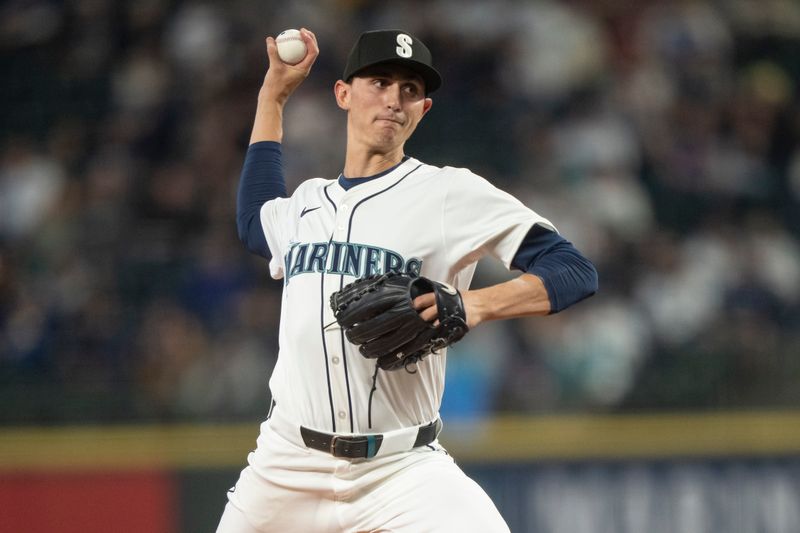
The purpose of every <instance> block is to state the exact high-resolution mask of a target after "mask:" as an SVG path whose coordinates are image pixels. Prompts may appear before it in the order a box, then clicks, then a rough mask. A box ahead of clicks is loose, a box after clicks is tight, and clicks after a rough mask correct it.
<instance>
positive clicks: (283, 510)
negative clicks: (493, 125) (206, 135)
mask: <svg viewBox="0 0 800 533" xmlns="http://www.w3.org/2000/svg"><path fill="white" fill-rule="evenodd" d="M300 36H301V38H302V39H303V42H304V43H305V45H306V48H307V53H306V56H305V57H304V58H303V59H302V60H301V61H300V62H298V63H296V64H288V63H284V62H283V61H281V59H280V57H279V55H278V51H277V47H276V44H275V40H274V39H273V38H272V37H268V38H267V40H266V41H267V55H268V58H269V68H268V70H267V74H266V77H265V78H264V83H263V86H262V87H261V90H260V93H259V97H258V105H257V108H256V115H255V122H254V126H253V131H252V137H251V139H250V147H249V149H248V151H247V155H246V157H245V162H244V168H243V171H242V176H241V180H240V183H239V192H238V199H237V224H238V229H239V235H240V237H241V239H242V241H243V242H244V243H245V245H246V246H247V248H248V249H249V250H251V251H252V252H253V253H256V254H259V255H261V256H263V257H265V258H267V259H268V260H269V270H270V274H271V276H272V277H273V278H274V279H276V280H282V283H283V299H282V303H281V320H280V334H279V344H280V352H279V357H278V361H277V363H276V366H275V369H274V371H273V374H272V376H271V378H270V381H269V386H270V390H271V393H272V397H273V405H272V408H271V410H270V413H269V415H268V417H267V420H266V421H265V422H264V423H263V424H262V425H261V433H260V436H259V438H258V441H257V448H256V450H255V451H253V452H251V453H250V454H249V456H248V460H247V462H248V466H247V467H246V468H245V469H244V470H243V471H242V472H241V475H240V477H239V480H238V481H237V483H236V485H235V487H233V488H232V489H231V490H230V491H229V493H228V503H227V505H226V507H225V510H224V512H223V515H222V518H221V520H220V523H219V526H218V530H217V531H218V532H221V533H256V532H261V533H264V532H273V531H274V532H287V531H298V532H303V533H309V532H314V533H327V532H331V533H332V532H342V531H346V532H367V531H383V532H388V531H391V532H408V533H419V532H426V531H436V532H454V533H455V532H458V533H464V532H473V531H474V532H480V533H487V532H499V531H508V526H507V525H506V523H505V521H504V520H503V518H502V517H501V516H500V513H499V512H498V511H497V509H496V507H495V506H494V504H493V503H492V501H491V500H490V499H489V497H488V496H487V495H486V493H485V492H484V491H483V490H482V489H481V488H480V487H479V486H478V485H477V484H476V483H475V482H474V481H472V480H471V479H470V478H468V477H467V476H466V475H465V474H464V473H463V472H462V471H461V469H460V468H459V467H458V466H457V465H456V463H455V462H454V461H453V459H452V458H451V457H450V456H449V455H448V453H447V451H446V450H445V449H444V448H442V446H441V445H440V444H439V442H438V439H437V437H438V434H439V432H440V430H441V428H442V423H441V421H440V419H439V406H440V403H441V399H442V393H443V387H444V377H445V366H446V358H447V346H448V345H450V344H452V343H454V342H469V336H470V331H471V330H473V329H475V328H476V327H479V326H480V324H481V323H482V322H484V321H487V320H498V319H506V318H512V317H521V316H532V315H548V314H551V313H556V312H558V311H561V310H563V309H565V308H566V307H568V306H570V305H572V304H574V303H576V302H578V301H580V300H582V299H584V298H586V297H588V296H590V295H592V294H594V292H595V291H596V290H597V273H596V271H595V269H594V267H593V266H592V264H591V263H590V262H589V261H588V260H587V259H586V258H584V257H583V256H582V255H581V254H580V253H579V252H578V251H577V250H576V249H575V248H574V247H573V246H572V244H570V243H569V242H568V241H567V240H565V239H564V238H563V237H561V236H560V235H559V234H558V232H557V230H556V228H555V226H554V225H553V224H552V223H551V222H550V221H549V220H547V219H546V218H543V217H542V216H540V215H538V214H537V213H535V212H533V211H532V210H530V209H529V208H527V207H526V206H525V205H523V204H522V203H521V202H520V201H518V200H517V199H515V198H514V197H512V196H511V195H509V194H507V193H505V192H503V191H501V190H499V189H498V188H496V187H494V186H493V185H492V184H491V183H490V182H489V181H487V180H485V179H484V178H482V177H480V176H478V175H476V174H474V173H472V172H471V171H469V170H467V169H464V168H456V167H441V168H440V167H436V166H432V165H428V164H426V163H424V162H422V161H419V160H417V159H415V158H414V157H412V156H410V155H408V154H406V153H405V151H404V146H405V143H406V141H407V140H408V139H409V137H410V136H411V135H412V134H413V132H414V130H415V128H416V127H417V125H418V124H419V123H420V121H421V120H423V118H424V117H425V115H426V114H427V113H428V112H429V111H430V110H431V107H432V105H433V101H432V99H431V94H432V93H434V92H435V91H436V90H437V89H438V88H439V87H440V85H441V84H442V78H441V76H440V74H439V72H438V71H437V70H436V69H435V68H434V66H433V60H432V56H431V52H430V50H429V49H428V48H427V47H426V46H425V44H424V43H423V42H422V41H420V40H419V39H418V38H417V37H416V36H414V35H412V34H411V33H409V32H407V31H403V30H378V31H370V32H366V33H364V34H362V35H361V36H359V37H358V40H357V41H356V43H355V45H354V46H353V48H352V51H351V52H350V54H349V56H348V58H347V60H346V63H345V66H344V71H343V75H342V78H341V79H340V80H339V81H337V82H336V83H335V85H334V87H333V97H334V99H335V102H336V105H338V107H339V108H340V109H341V110H342V113H343V116H345V117H346V120H347V148H346V154H345V161H344V168H343V169H342V171H341V174H339V175H338V176H330V177H327V178H313V179H309V180H307V181H305V182H303V183H302V184H301V185H300V186H299V187H298V188H297V190H295V191H294V192H293V193H292V194H291V195H289V194H288V193H287V190H286V185H285V181H284V177H283V170H282V165H281V140H282V133H283V124H282V115H283V109H284V106H285V105H286V103H287V100H288V99H289V97H290V95H291V94H292V92H293V91H294V90H295V89H297V87H298V86H299V85H300V84H301V82H302V81H303V80H304V79H305V78H306V77H307V76H308V75H309V74H310V72H311V68H312V65H313V64H314V61H315V59H316V58H317V55H318V54H319V48H318V45H317V41H316V38H315V37H314V34H313V33H312V32H311V31H309V30H307V29H301V30H300ZM486 255H490V256H492V257H494V258H495V259H496V260H498V261H501V262H502V263H503V264H504V265H505V266H506V268H509V269H515V270H518V271H520V272H521V274H520V275H519V277H517V278H514V279H512V280H510V281H507V282H504V283H500V284H498V285H494V286H491V287H487V288H483V289H480V290H470V289H469V286H470V281H471V280H472V276H473V273H474V271H475V266H476V262H477V261H478V260H479V259H480V258H481V257H483V256H486ZM491 356H492V354H486V357H491Z"/></svg>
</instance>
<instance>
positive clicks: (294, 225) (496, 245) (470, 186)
mask: <svg viewBox="0 0 800 533" xmlns="http://www.w3.org/2000/svg"><path fill="white" fill-rule="evenodd" d="M261 224H262V226H263V229H264V233H265V235H266V240H267V243H268V245H269V249H270V251H271V252H272V256H273V257H272V260H271V262H270V273H271V275H272V277H273V278H275V279H281V278H282V279H283V280H284V288H283V301H282V309H281V321H280V336H279V343H280V352H279V357H278V361H277V364H276V366H275V369H274V371H273V374H272V377H271V379H270V389H271V391H272V396H273V398H274V400H275V401H276V404H277V405H278V408H279V409H280V410H281V412H282V414H283V416H285V417H287V418H289V419H291V420H292V421H294V422H296V423H298V424H301V425H303V426H306V427H309V428H313V429H317V430H319V431H325V432H334V433H376V432H386V431H391V430H394V429H398V428H403V427H409V426H416V425H420V424H424V423H428V422H430V421H432V420H435V419H436V418H437V416H438V410H439V405H440V403H441V398H442V392H443V389H444V375H445V359H446V350H442V351H441V352H439V353H437V354H432V355H429V356H427V357H426V358H425V359H424V360H422V361H421V362H419V363H418V364H417V371H416V373H409V372H407V371H405V370H403V369H400V370H395V371H388V372H387V371H383V370H381V371H378V373H377V377H376V379H375V382H374V383H375V389H374V390H373V377H374V376H375V375H376V374H375V372H376V365H375V361H374V360H369V359H366V358H364V357H363V356H361V355H360V354H359V352H358V347H357V346H354V345H352V344H351V343H350V342H349V341H348V340H347V338H346V337H345V335H344V334H343V331H342V329H341V328H340V327H339V326H338V324H337V323H336V320H335V319H334V317H333V312H332V310H331V308H330V303H329V302H330V296H331V293H333V292H334V291H337V290H339V289H341V288H342V287H343V286H344V285H346V284H348V283H350V282H352V281H354V280H356V279H358V278H361V277H364V276H368V275H371V274H376V273H383V272H386V271H388V270H396V271H401V272H408V273H414V274H418V275H421V276H425V277H428V278H431V279H434V280H437V281H443V282H447V283H450V284H451V285H454V286H455V287H457V288H458V289H460V290H465V289H467V288H469V284H470V282H471V280H472V276H473V274H474V272H475V265H476V262H477V261H478V260H479V259H480V258H481V257H482V256H484V255H486V254H489V255H491V256H493V257H495V258H497V259H499V260H500V261H502V262H503V264H504V265H505V266H506V267H507V268H510V263H511V261H512V259H513V257H514V255H515V254H516V252H517V250H518V248H519V245H520V243H521V241H522V239H523V238H524V237H525V235H526V234H527V232H528V231H529V230H530V228H531V227H532V226H533V225H534V224H542V225H544V226H546V227H547V228H549V229H553V230H555V228H554V227H553V225H552V224H551V223H550V222H549V221H548V220H546V219H544V218H542V217H541V216H539V215H538V214H536V213H535V212H533V211H532V210H530V209H529V208H527V207H526V206H524V205H523V204H522V203H521V202H520V201H518V200H517V199H516V198H514V197H513V196H511V195H509V194H507V193H505V192H503V191H501V190H500V189H498V188H496V187H494V186H493V185H491V184H490V183H489V182H488V181H486V180H485V179H483V178H481V177H480V176H477V175H475V174H473V173H472V172H470V171H468V170H465V169H457V168H451V167H444V168H438V167H434V166H431V165H426V164H424V163H421V162H420V161H418V160H416V159H413V158H407V159H406V160H404V161H403V162H402V163H400V164H399V165H397V166H396V167H394V168H392V169H391V170H389V171H387V172H386V173H384V174H382V175H380V176H378V177H375V178H373V179H371V180H369V181H366V182H364V183H360V184H359V185H356V186H354V187H351V188H349V189H347V190H346V189H345V188H343V187H342V186H341V185H340V183H339V181H338V180H329V179H321V178H317V179H311V180H308V181H306V182H304V183H302V184H301V185H300V186H299V187H298V188H297V190H296V191H295V192H294V194H292V196H291V197H290V198H276V199H274V200H271V201H269V202H267V203H265V204H264V206H263V207H262V209H261ZM461 342H469V335H468V336H467V337H466V339H464V340H463V341H461Z"/></svg>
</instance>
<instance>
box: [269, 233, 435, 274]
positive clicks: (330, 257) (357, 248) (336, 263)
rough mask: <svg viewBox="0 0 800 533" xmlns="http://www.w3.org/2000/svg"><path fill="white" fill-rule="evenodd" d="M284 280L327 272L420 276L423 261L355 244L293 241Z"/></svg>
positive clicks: (284, 258) (375, 247)
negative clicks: (301, 275)
mask: <svg viewBox="0 0 800 533" xmlns="http://www.w3.org/2000/svg"><path fill="white" fill-rule="evenodd" d="M283 268H284V279H285V280H286V283H288V282H289V278H293V277H294V276H297V275H299V274H311V273H314V272H326V273H329V274H343V275H346V276H353V277H355V278H363V277H364V276H371V275H373V274H383V273H385V272H389V271H394V272H405V273H406V274H409V275H412V276H419V273H420V270H421V269H422V259H420V258H418V257H410V258H408V259H406V258H405V257H403V256H402V255H400V254H399V253H397V252H395V251H393V250H387V249H385V248H380V247H377V246H369V245H367V244H358V243H353V242H338V241H330V242H315V243H299V242H293V243H291V244H290V245H289V251H288V252H287V253H286V255H284V256H283Z"/></svg>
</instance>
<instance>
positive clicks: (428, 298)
mask: <svg viewBox="0 0 800 533" xmlns="http://www.w3.org/2000/svg"><path fill="white" fill-rule="evenodd" d="M412 304H413V306H414V309H415V310H417V311H422V310H423V309H425V308H427V307H431V306H433V305H436V296H435V295H434V294H433V293H432V292H428V293H425V294H421V295H420V296H417V297H416V298H414V301H413V302H412Z"/></svg>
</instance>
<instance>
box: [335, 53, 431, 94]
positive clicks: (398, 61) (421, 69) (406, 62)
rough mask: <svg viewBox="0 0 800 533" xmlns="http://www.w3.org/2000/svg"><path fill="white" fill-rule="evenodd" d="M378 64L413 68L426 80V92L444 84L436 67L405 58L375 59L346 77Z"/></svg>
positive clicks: (428, 92) (347, 77)
mask: <svg viewBox="0 0 800 533" xmlns="http://www.w3.org/2000/svg"><path fill="white" fill-rule="evenodd" d="M376 65H401V66H403V67H406V68H408V69H410V70H413V71H414V72H416V73H417V74H419V75H420V77H422V81H424V82H425V94H430V93H432V92H433V91H435V90H436V89H438V88H439V87H441V86H442V76H441V74H439V71H437V70H436V69H435V68H433V67H431V66H428V65H426V64H425V63H421V62H419V61H414V60H413V59H403V58H391V59H382V60H380V61H375V62H373V63H369V64H367V65H363V66H361V67H359V69H358V70H356V71H354V72H352V73H350V74H348V75H346V79H349V78H352V77H353V76H357V75H358V73H359V72H363V71H364V70H365V69H368V68H370V67H374V66H376Z"/></svg>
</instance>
